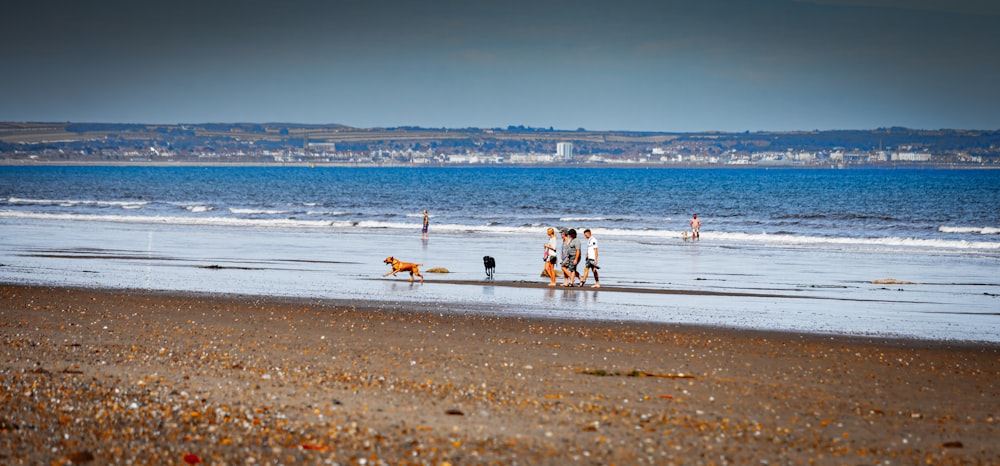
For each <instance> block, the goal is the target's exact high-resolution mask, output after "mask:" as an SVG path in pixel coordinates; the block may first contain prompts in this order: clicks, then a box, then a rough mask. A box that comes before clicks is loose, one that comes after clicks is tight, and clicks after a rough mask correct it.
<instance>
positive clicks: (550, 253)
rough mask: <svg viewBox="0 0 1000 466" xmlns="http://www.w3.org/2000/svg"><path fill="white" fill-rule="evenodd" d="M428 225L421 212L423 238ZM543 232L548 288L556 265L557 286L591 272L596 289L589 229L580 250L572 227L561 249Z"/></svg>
mask: <svg viewBox="0 0 1000 466" xmlns="http://www.w3.org/2000/svg"><path fill="white" fill-rule="evenodd" d="M429 223H430V215H428V214H427V211H426V210H425V211H424V222H423V228H422V233H423V235H424V237H425V238H426V237H427V226H428V224H429ZM688 225H689V226H690V227H691V238H692V239H697V238H699V237H700V236H701V220H698V214H694V216H692V218H691V221H689V222H688ZM546 233H548V235H549V240H548V241H547V242H546V243H545V246H544V247H545V253H544V256H543V257H542V260H543V261H545V272H544V273H545V275H547V276H548V277H549V279H550V280H551V283H549V286H556V285H557V282H556V264H559V266H560V267H561V268H562V272H563V282H562V284H561V285H560V286H567V287H576V286H579V287H583V286H586V285H587V276H588V275H589V274H590V272H591V271H593V273H594V285H593V286H591V288H600V287H601V279H600V278H599V275H598V273H597V270H598V269H600V267H599V266H598V265H597V238H594V235H593V234H592V233H591V232H590V229H586V230H584V231H583V236H584V237H585V238H587V248H586V249H582V248H581V247H580V240H579V239H578V238H577V237H576V230H575V229H573V228H571V229H569V230H566V229H560V230H559V233H560V235H562V240H563V242H562V246H561V247H559V243H558V241H557V240H556V230H555V229H554V228H549V229H548V230H547V231H546ZM685 236H686V234H685ZM581 260H582V261H583V263H584V266H583V275H582V276H581V275H580V273H579V272H578V271H577V267H579V265H580V262H581ZM577 280H579V283H577Z"/></svg>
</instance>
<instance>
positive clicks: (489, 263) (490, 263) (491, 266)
mask: <svg viewBox="0 0 1000 466" xmlns="http://www.w3.org/2000/svg"><path fill="white" fill-rule="evenodd" d="M483 267H486V278H489V279H490V280H493V271H494V270H496V268H497V261H495V260H493V258H492V257H490V256H483Z"/></svg>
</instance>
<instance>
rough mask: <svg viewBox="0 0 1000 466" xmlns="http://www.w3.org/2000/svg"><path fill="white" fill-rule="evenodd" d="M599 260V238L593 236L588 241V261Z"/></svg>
mask: <svg viewBox="0 0 1000 466" xmlns="http://www.w3.org/2000/svg"><path fill="white" fill-rule="evenodd" d="M596 258H597V238H594V237H593V236H591V237H590V239H588V240H587V259H590V260H594V259H596Z"/></svg>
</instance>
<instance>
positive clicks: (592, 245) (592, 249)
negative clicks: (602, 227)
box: [580, 228, 601, 288]
mask: <svg viewBox="0 0 1000 466" xmlns="http://www.w3.org/2000/svg"><path fill="white" fill-rule="evenodd" d="M583 236H584V237H585V238H587V256H586V265H584V266H583V278H581V279H580V286H586V285H587V273H588V272H589V271H590V270H593V271H594V286H592V287H591V288H600V287H601V279H600V278H598V276H597V269H599V268H600V267H598V266H597V238H594V236H593V235H592V234H591V233H590V229H589V228H588V229H586V230H583Z"/></svg>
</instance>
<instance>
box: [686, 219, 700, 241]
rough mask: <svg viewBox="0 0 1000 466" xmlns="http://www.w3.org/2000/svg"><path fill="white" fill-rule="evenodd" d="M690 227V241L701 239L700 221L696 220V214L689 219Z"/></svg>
mask: <svg viewBox="0 0 1000 466" xmlns="http://www.w3.org/2000/svg"><path fill="white" fill-rule="evenodd" d="M688 225H691V239H698V238H700V237H701V220H698V214H694V216H693V217H691V221H690V222H688Z"/></svg>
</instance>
